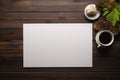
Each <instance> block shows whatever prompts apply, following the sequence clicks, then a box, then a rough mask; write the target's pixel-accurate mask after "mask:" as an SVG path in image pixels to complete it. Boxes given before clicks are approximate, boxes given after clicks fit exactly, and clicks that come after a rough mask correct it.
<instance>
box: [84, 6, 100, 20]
mask: <svg viewBox="0 0 120 80" xmlns="http://www.w3.org/2000/svg"><path fill="white" fill-rule="evenodd" d="M90 6H94V7H96V5H95V4H89V5H87V6H86V7H85V9H84V15H85V17H86V18H87V19H89V20H96V19H97V18H99V16H100V11H97V14H96V15H95V16H94V17H89V16H88V15H87V13H86V10H87V9H88V8H89V7H90Z"/></svg>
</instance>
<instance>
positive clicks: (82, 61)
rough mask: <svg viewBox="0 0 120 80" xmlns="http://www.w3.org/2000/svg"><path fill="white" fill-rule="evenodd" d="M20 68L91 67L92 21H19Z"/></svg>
mask: <svg viewBox="0 0 120 80" xmlns="http://www.w3.org/2000/svg"><path fill="white" fill-rule="evenodd" d="M23 45H24V49H23V53H24V54H23V63H24V64H23V66H24V67H92V24H90V23H89V24H85V23H45V24H44V23H42V24H37V23H34V24H32V23H28V24H23Z"/></svg>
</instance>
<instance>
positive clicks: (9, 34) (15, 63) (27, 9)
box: [0, 0, 120, 80]
mask: <svg viewBox="0 0 120 80" xmlns="http://www.w3.org/2000/svg"><path fill="white" fill-rule="evenodd" d="M97 1H98V0H0V80H120V34H119V35H118V36H115V41H114V43H113V44H112V45H111V46H110V47H107V48H99V49H98V48H97V47H96V46H97V44H96V42H95V35H96V33H97V31H95V30H93V67H91V68H88V67H81V68H75V67H73V68H23V47H24V45H23V23H92V22H94V21H89V20H87V19H86V18H85V16H84V14H83V11H84V8H85V6H86V5H87V4H90V3H96V2H97Z"/></svg>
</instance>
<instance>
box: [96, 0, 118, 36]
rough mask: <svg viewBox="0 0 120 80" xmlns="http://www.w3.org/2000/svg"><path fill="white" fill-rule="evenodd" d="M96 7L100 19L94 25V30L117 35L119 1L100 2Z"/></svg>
mask: <svg viewBox="0 0 120 80" xmlns="http://www.w3.org/2000/svg"><path fill="white" fill-rule="evenodd" d="M96 6H97V8H98V10H100V11H101V16H102V18H100V19H99V20H98V21H96V22H95V23H94V29H95V30H103V29H108V30H110V31H112V32H113V33H114V35H117V34H118V33H119V32H120V0H101V1H99V2H98V3H97V4H96Z"/></svg>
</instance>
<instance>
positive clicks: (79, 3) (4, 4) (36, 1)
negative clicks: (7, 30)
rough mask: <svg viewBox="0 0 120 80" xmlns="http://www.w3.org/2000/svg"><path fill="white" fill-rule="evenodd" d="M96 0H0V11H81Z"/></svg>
mask: <svg viewBox="0 0 120 80" xmlns="http://www.w3.org/2000/svg"><path fill="white" fill-rule="evenodd" d="M97 1H98V0H87V1H86V0H19V1H17V0H7V1H5V0H0V11H1V12H13V11H14V12H21V11H22V12H28V11H30V12H31V11H32V12H33V11H34V12H48V11H49V12H56V11H58V12H61V11H63V12H64V11H65V12H66V11H67V12H68V11H76V12H77V11H81V8H82V9H84V7H85V6H86V5H87V4H90V3H96V2H97Z"/></svg>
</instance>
